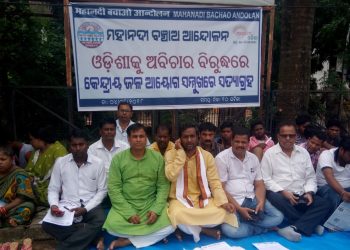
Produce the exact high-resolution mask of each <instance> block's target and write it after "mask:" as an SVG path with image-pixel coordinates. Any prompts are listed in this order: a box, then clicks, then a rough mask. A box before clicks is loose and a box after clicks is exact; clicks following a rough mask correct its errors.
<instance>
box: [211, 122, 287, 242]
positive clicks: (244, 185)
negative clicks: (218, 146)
mask: <svg viewBox="0 0 350 250" xmlns="http://www.w3.org/2000/svg"><path fill="white" fill-rule="evenodd" d="M248 142H249V131H248V130H246V129H243V128H237V129H235V134H234V136H233V138H232V147H231V148H229V149H226V150H224V151H223V152H221V153H220V154H218V155H217V156H216V157H215V162H216V166H217V167H218V170H219V174H220V179H221V182H222V185H223V187H224V190H225V192H226V195H227V199H228V201H229V202H230V203H232V204H233V205H234V206H235V208H236V210H237V212H238V219H239V227H238V228H237V227H232V226H230V225H228V224H223V225H222V226H221V229H222V231H223V233H224V234H225V235H226V236H228V237H231V238H242V237H247V236H251V235H256V234H261V233H265V232H267V231H268V229H271V228H274V227H276V226H278V225H279V224H280V223H281V222H282V221H283V214H282V213H281V212H280V211H278V210H277V209H276V208H275V207H273V206H272V205H271V204H270V202H268V201H265V185H264V181H263V179H262V177H261V170H260V163H259V160H258V158H257V157H256V156H255V155H254V154H252V153H250V152H248V151H247V148H248Z"/></svg>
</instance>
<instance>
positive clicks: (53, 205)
mask: <svg viewBox="0 0 350 250" xmlns="http://www.w3.org/2000/svg"><path fill="white" fill-rule="evenodd" d="M87 150H88V144H87V137H86V135H85V134H83V133H82V132H80V131H73V133H72V135H71V138H70V151H71V152H72V153H71V154H68V155H66V156H64V157H60V158H58V159H57V160H56V163H55V165H54V167H53V171H52V175H51V180H50V184H49V188H48V201H49V204H50V211H51V214H52V215H53V216H56V217H61V216H63V214H64V210H61V209H60V208H59V207H63V206H64V207H65V209H69V210H70V211H74V213H75V214H74V216H75V219H74V224H73V225H71V226H59V225H55V224H51V223H47V222H43V224H42V227H43V229H44V231H46V232H47V233H48V234H51V235H52V236H53V237H54V238H55V239H56V240H57V241H58V245H57V248H56V249H59V250H61V249H77V250H79V249H86V248H87V247H88V246H89V244H90V243H91V242H92V241H93V240H94V239H95V238H96V237H97V235H98V233H99V232H100V230H101V228H102V225H103V223H104V220H105V214H104V211H103V209H102V207H101V206H100V203H101V202H102V200H103V199H104V197H105V196H106V193H107V187H106V171H105V169H104V166H103V163H102V161H101V160H100V159H98V158H97V157H95V156H93V155H89V154H88V153H87Z"/></svg>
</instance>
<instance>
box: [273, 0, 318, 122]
mask: <svg viewBox="0 0 350 250" xmlns="http://www.w3.org/2000/svg"><path fill="white" fill-rule="evenodd" d="M314 6H315V1H314V0H282V1H281V7H282V11H281V53H280V57H281V59H280V66H279V76H278V94H277V110H278V112H279V117H280V119H283V120H285V119H289V120H294V119H295V117H296V115H297V113H299V112H300V111H307V108H308V102H309V90H310V78H311V50H312V32H313V24H314V14H315V7H314Z"/></svg>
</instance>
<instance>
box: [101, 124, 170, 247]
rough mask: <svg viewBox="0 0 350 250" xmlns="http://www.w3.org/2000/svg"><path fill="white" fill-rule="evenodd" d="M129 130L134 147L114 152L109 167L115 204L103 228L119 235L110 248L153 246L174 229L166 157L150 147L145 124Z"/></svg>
mask: <svg viewBox="0 0 350 250" xmlns="http://www.w3.org/2000/svg"><path fill="white" fill-rule="evenodd" d="M127 134H128V140H129V144H130V149H129V150H125V151H123V152H121V153H119V154H117V155H116V156H114V157H113V160H112V163H111V166H110V170H109V178H108V194H109V197H110V199H111V203H112V208H111V210H110V211H109V214H108V217H107V220H106V222H105V224H104V226H103V228H104V229H106V230H107V231H108V233H109V234H111V235H115V236H118V237H119V238H118V239H117V240H114V241H112V243H111V245H110V247H109V249H114V248H115V247H121V246H126V245H129V244H133V245H134V246H135V247H137V248H139V247H146V246H150V245H152V244H154V243H156V242H158V241H160V240H162V239H164V238H165V237H166V236H168V235H169V234H171V233H172V232H173V231H174V229H173V227H172V226H171V225H170V221H169V219H168V216H167V212H166V211H167V198H168V194H169V188H170V184H169V182H168V180H167V179H166V177H165V172H164V160H163V157H162V155H161V154H160V153H158V152H155V151H153V150H150V149H147V148H146V143H147V136H146V131H145V128H144V126H143V125H141V124H138V123H135V124H133V125H131V126H130V127H128V129H127Z"/></svg>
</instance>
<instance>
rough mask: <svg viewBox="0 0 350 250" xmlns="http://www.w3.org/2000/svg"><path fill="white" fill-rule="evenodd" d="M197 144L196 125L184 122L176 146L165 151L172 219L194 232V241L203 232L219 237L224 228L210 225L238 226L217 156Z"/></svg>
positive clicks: (169, 211)
mask: <svg viewBox="0 0 350 250" xmlns="http://www.w3.org/2000/svg"><path fill="white" fill-rule="evenodd" d="M197 144H198V129H197V127H196V126H195V125H190V124H189V125H185V126H183V127H182V128H181V129H180V140H179V141H177V143H176V149H173V150H170V151H168V152H167V153H166V154H165V162H166V164H165V175H166V177H167V178H168V180H170V181H171V188H170V194H169V198H170V206H169V210H168V215H169V218H170V221H171V223H172V225H173V226H174V227H175V226H178V228H180V229H181V230H182V231H183V232H185V233H187V234H192V235H193V239H194V241H195V242H198V241H199V239H200V237H199V235H200V233H201V232H203V233H204V234H206V235H209V236H212V237H215V238H216V239H220V237H221V232H220V231H219V230H214V229H211V228H212V227H215V226H217V225H219V224H222V223H228V224H230V225H232V226H236V227H237V217H236V215H235V214H234V211H235V209H234V206H232V204H230V203H228V201H227V198H226V195H225V192H224V190H223V188H222V186H221V182H220V179H219V177H218V173H217V169H216V166H215V161H214V158H213V156H212V155H211V154H210V153H209V152H207V151H205V150H203V149H202V148H201V147H198V146H197Z"/></svg>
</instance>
